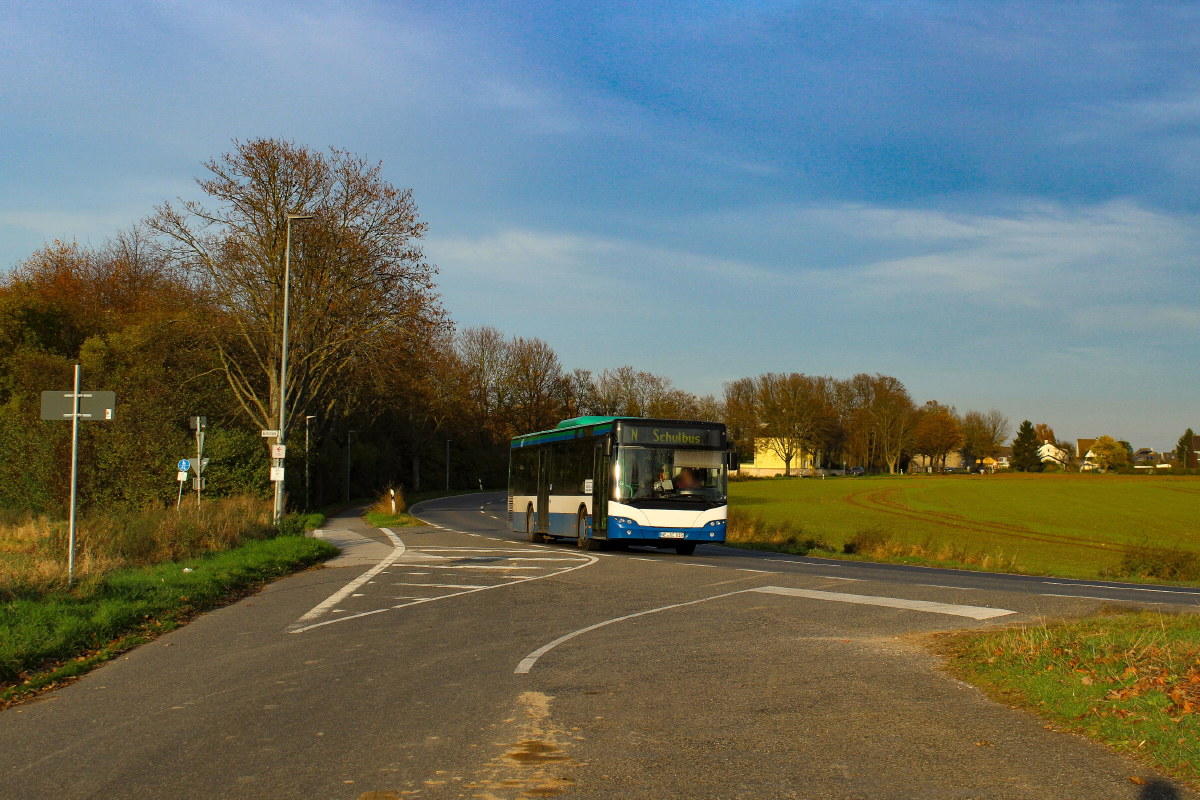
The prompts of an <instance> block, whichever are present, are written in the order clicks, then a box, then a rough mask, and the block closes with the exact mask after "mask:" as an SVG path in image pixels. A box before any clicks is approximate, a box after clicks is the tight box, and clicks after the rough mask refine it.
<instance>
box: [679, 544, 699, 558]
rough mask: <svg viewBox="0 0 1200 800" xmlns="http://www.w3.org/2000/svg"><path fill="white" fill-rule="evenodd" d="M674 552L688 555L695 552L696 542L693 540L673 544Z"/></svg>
mask: <svg viewBox="0 0 1200 800" xmlns="http://www.w3.org/2000/svg"><path fill="white" fill-rule="evenodd" d="M675 552H676V553H679V555H681V556H690V555H691V554H692V553H694V552H696V544H695V542H688V543H687V544H677V545H675Z"/></svg>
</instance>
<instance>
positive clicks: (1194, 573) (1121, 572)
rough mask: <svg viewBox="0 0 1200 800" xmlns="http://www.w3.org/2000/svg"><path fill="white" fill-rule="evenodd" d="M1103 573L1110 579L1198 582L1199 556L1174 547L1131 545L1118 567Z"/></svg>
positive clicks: (1199, 577)
mask: <svg viewBox="0 0 1200 800" xmlns="http://www.w3.org/2000/svg"><path fill="white" fill-rule="evenodd" d="M1102 574H1103V575H1104V577H1111V578H1142V579H1152V580H1161V581H1196V580H1200V553H1196V552H1194V551H1192V550H1180V549H1179V548H1177V547H1173V548H1167V547H1151V546H1149V545H1134V546H1131V547H1127V548H1126V549H1125V555H1124V556H1123V557H1122V558H1121V563H1120V564H1118V565H1117V566H1116V567H1112V568H1110V569H1106V570H1104V572H1103V573H1102Z"/></svg>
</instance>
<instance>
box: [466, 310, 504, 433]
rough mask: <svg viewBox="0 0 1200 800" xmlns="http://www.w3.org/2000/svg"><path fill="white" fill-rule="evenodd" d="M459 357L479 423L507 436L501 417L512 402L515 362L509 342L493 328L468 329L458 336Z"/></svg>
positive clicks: (485, 427) (467, 389) (487, 428)
mask: <svg viewBox="0 0 1200 800" xmlns="http://www.w3.org/2000/svg"><path fill="white" fill-rule="evenodd" d="M458 354H459V358H460V359H461V360H462V365H463V372H464V380H465V382H466V392H467V395H468V396H469V397H470V399H471V407H472V411H473V412H474V414H475V417H476V419H478V420H479V424H480V425H481V426H482V427H483V428H484V429H486V430H496V432H498V433H499V434H500V435H501V436H503V435H504V433H505V431H504V430H503V428H504V425H503V423H502V422H501V420H500V419H499V417H498V416H497V415H498V414H500V413H501V412H502V410H503V408H504V407H505V405H506V404H507V401H508V397H507V396H506V391H507V390H508V389H509V385H508V381H506V380H505V376H506V375H507V374H508V372H509V370H510V369H511V363H510V362H511V359H512V353H511V348H510V346H509V343H508V340H507V339H506V338H505V336H504V334H503V333H501V332H500V331H499V330H498V329H496V328H493V327H490V326H483V327H478V328H467V329H465V330H463V331H461V332H460V333H459V334H458Z"/></svg>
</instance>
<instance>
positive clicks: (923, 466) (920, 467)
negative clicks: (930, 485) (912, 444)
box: [908, 450, 967, 475]
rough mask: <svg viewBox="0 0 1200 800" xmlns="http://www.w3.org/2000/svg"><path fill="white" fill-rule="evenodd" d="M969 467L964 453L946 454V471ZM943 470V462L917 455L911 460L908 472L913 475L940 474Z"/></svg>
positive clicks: (953, 452) (952, 452)
mask: <svg viewBox="0 0 1200 800" xmlns="http://www.w3.org/2000/svg"><path fill="white" fill-rule="evenodd" d="M966 465H967V462H966V460H965V459H964V458H963V455H962V453H960V452H958V451H956V450H955V451H951V452H949V453H947V454H946V469H962V468H963V467H965V466H966ZM941 469H942V460H941V459H940V458H938V459H936V460H935V459H934V458H933V457H932V456H922V455H916V456H913V457H912V458H911V459H909V462H908V472H909V474H910V475H911V474H912V473H914V472H938V471H940V470H941Z"/></svg>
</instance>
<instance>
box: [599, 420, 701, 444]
mask: <svg viewBox="0 0 1200 800" xmlns="http://www.w3.org/2000/svg"><path fill="white" fill-rule="evenodd" d="M621 444H640V445H650V446H654V445H660V446H668V447H678V446H684V447H688V446H690V447H724V446H725V442H724V441H723V440H722V437H721V431H720V430H714V429H712V428H680V427H660V426H657V425H629V424H627V423H625V424H622V425H621Z"/></svg>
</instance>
